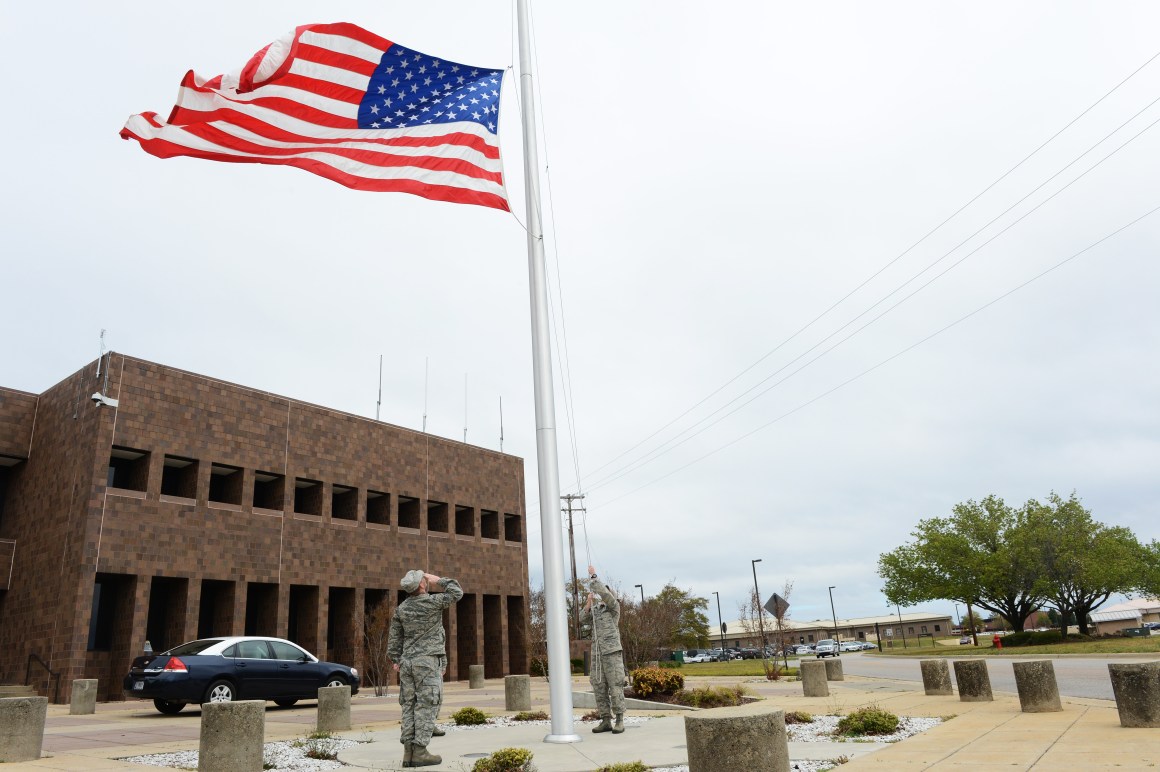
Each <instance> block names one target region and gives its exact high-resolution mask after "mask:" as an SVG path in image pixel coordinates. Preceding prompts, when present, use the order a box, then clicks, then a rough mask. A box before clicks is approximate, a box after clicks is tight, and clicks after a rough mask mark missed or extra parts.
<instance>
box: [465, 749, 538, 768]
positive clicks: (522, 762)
mask: <svg viewBox="0 0 1160 772" xmlns="http://www.w3.org/2000/svg"><path fill="white" fill-rule="evenodd" d="M534 769H535V767H533V766H532V752H531V751H529V750H528V749H527V748H500V749H499V750H498V751H496V752H495V753H493V754H491V755H490V756H488V757H487V758H486V759H479V760H478V761H476V762H475V766H473V767H472V768H471V770H472V772H533V770H534Z"/></svg>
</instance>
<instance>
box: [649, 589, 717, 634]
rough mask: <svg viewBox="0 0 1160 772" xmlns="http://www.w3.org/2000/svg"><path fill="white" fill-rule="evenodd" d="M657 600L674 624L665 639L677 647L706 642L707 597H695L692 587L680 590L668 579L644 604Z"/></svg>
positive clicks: (707, 625) (657, 603) (707, 628)
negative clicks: (667, 637)
mask: <svg viewBox="0 0 1160 772" xmlns="http://www.w3.org/2000/svg"><path fill="white" fill-rule="evenodd" d="M654 603H655V604H656V605H657V606H659V607H660V608H662V609H666V613H665V618H666V619H672V620H673V621H672V622H671V624H672V625H673V626H672V628H671V631H670V633H669V639H668V641H667V643H672V644H676V645H677V646H679V647H680V648H696V647H703V646H707V645H708V644H709V616H708V614H707V613H706V612H707V611H708V609H709V600H708V599H707V598H698V597H696V596H695V595H693V593H692V590H682V589H679V588H678V587H676V586H675V585H674V584H673V583H672V582H669V583H668V584H666V585H665V586H664V587H662V588H661V591H660V592H659V593H657V594H656V595H655V596H653V597H651V598H649V599H648V600H647V601H646V603H645V605H646V606H647V605H649V604H654Z"/></svg>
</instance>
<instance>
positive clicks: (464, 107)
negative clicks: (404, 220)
mask: <svg viewBox="0 0 1160 772" xmlns="http://www.w3.org/2000/svg"><path fill="white" fill-rule="evenodd" d="M502 81H503V70H493V69H487V68H483V67H472V66H469V65H464V64H458V63H456V62H450V61H447V60H445V59H439V58H436V57H433V56H429V55H427V54H423V53H419V52H418V51H414V50H412V49H409V48H405V47H403V46H400V45H398V44H396V43H392V42H391V41H389V40H386V39H384V38H381V37H379V36H378V35H375V34H373V33H370V32H367V31H366V30H364V29H361V28H359V27H356V26H355V25H353V24H344V23H340V24H311V25H306V26H302V27H299V28H298V29H296V30H295V31H294V32H292V33H290V34H289V35H287V36H285V37H283V38H281V39H279V40H277V41H275V42H274V43H271V44H270V45H268V46H266V47H265V48H264V49H262V50H261V51H259V52H258V53H257V54H255V55H254V56H253V57H252V58H251V59H250V61H249V62H248V63H247V64H246V65H245V66H244V67H243V68H242V69H241V71H240V72H237V73H234V74H230V75H219V76H217V77H215V78H210V79H208V80H205V79H203V78H200V77H198V76H197V75H196V74H194V73H193V72H192V71H190V72H188V73H186V75H185V78H184V79H183V80H182V82H181V90H180V92H179V95H178V101H177V105H176V106H175V107H174V108H173V111H172V112H171V113H170V115H169V119H168V120H165V121H163V120H160V119H159V118H158V116H157V114H156V113H152V112H146V113H141V114H140V115H134V116H132V117H131V118H129V121H128V122H127V123H126V124H125V128H124V129H122V130H121V137H122V138H124V139H135V140H137V141H138V142H140V143H141V148H142V149H143V150H145V151H146V152H147V153H150V154H152V155H155V156H157V157H159V158H172V157H174V156H192V157H195V158H206V159H209V160H212V161H228V162H232V163H261V164H278V165H285V166H296V167H298V168H300V169H305V170H307V171H310V172H313V173H314V174H317V175H320V176H322V177H325V178H327V179H329V180H333V181H335V182H337V183H339V184H342V185H345V186H347V187H349V188H354V189H356V190H370V191H395V192H402V193H412V194H414V195H417V196H423V197H424V198H430V199H435V200H439V201H452V202H456V203H463V204H478V205H480V206H489V207H495V208H496V209H504V210H506V209H508V202H507V195H506V192H505V190H504V184H503V170H502V165H501V163H500V155H499V141H498V135H497V133H496V132H497V128H498V125H499V98H500V90H501V84H502Z"/></svg>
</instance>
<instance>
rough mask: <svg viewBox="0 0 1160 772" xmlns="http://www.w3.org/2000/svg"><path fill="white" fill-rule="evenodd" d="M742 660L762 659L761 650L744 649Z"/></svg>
mask: <svg viewBox="0 0 1160 772" xmlns="http://www.w3.org/2000/svg"><path fill="white" fill-rule="evenodd" d="M741 659H761V650H760V649H742V650H741Z"/></svg>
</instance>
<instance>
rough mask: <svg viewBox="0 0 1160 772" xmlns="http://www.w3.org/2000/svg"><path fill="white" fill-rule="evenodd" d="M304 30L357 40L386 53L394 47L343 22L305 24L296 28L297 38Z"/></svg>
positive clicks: (386, 41)
mask: <svg viewBox="0 0 1160 772" xmlns="http://www.w3.org/2000/svg"><path fill="white" fill-rule="evenodd" d="M306 30H309V31H311V32H317V33H319V34H322V35H342V36H343V37H347V38H350V39H351V40H357V41H358V42H360V43H362V44H364V45H368V46H370V47H371V48H377V49H379V50H380V51H386V50H387V49H388V48H390V47H391V46H392V45H394V44H393V43H391V41H389V40H387V39H386V38H384V37H379V36H378V35H376V34H375V33H373V32H370V31H368V30H365V29H363V28H362V27H359V26H356V25H354V24H351V23H350V22H345V21H339V22H334V23H333V24H307V25H305V26H302V27H299V28H298V34H299V36H301V34H302V33H303V32H305V31H306Z"/></svg>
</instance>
